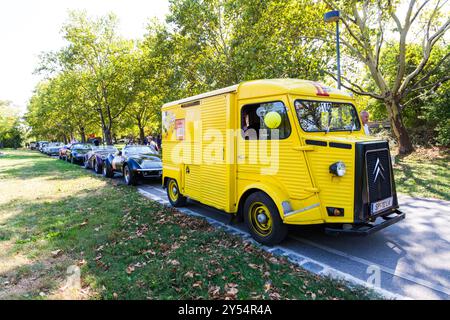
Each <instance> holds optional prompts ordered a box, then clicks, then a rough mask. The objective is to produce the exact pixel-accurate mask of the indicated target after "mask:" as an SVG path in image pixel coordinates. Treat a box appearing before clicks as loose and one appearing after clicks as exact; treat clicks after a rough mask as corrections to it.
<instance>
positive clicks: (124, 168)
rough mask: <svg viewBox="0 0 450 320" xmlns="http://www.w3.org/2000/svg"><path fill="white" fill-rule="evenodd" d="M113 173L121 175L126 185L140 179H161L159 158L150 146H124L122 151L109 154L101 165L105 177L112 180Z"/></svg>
mask: <svg viewBox="0 0 450 320" xmlns="http://www.w3.org/2000/svg"><path fill="white" fill-rule="evenodd" d="M115 172H119V173H122V174H123V177H124V179H125V182H126V184H128V185H135V184H136V183H137V182H138V180H139V179H140V178H161V176H162V162H161V158H160V157H159V155H158V152H157V151H156V150H155V149H154V148H152V147H150V146H139V145H129V146H125V147H124V148H123V150H122V151H117V152H116V153H115V154H110V155H109V156H108V157H107V158H106V159H105V162H104V164H103V175H104V176H105V177H109V178H112V177H113V176H114V173H115Z"/></svg>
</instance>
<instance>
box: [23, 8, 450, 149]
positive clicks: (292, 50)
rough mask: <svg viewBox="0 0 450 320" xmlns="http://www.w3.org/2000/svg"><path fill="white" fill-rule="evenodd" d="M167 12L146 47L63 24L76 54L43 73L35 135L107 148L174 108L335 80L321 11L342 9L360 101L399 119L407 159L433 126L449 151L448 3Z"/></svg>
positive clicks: (103, 27) (110, 27) (91, 24)
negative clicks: (241, 87)
mask: <svg viewBox="0 0 450 320" xmlns="http://www.w3.org/2000/svg"><path fill="white" fill-rule="evenodd" d="M169 3H170V12H169V14H168V16H167V19H166V21H165V22H158V21H151V22H150V23H149V25H148V30H147V34H146V35H145V37H144V39H143V40H128V39H123V38H121V37H120V36H118V34H117V23H118V22H117V19H116V17H115V16H114V15H107V16H105V17H101V18H98V19H93V18H91V17H88V16H87V14H86V13H85V12H73V13H71V14H70V17H69V20H68V21H67V23H66V24H65V25H64V27H63V36H64V38H65V40H66V41H67V43H68V45H67V46H66V47H64V48H62V49H61V50H59V51H58V52H54V53H47V54H46V55H44V56H43V59H42V65H41V67H40V69H39V71H40V72H41V73H45V74H46V75H47V79H46V80H45V81H43V82H42V83H41V84H40V85H39V86H38V87H37V88H36V91H35V95H34V96H33V98H32V99H31V101H30V106H29V112H28V114H27V119H28V122H29V124H30V125H31V126H32V132H33V134H34V135H35V136H43V137H54V138H55V139H68V138H72V137H74V136H77V137H81V139H83V136H84V135H86V133H93V132H95V133H98V132H101V134H102V135H103V137H104V140H105V141H106V142H108V143H111V142H112V140H113V137H114V136H118V135H130V134H132V135H139V137H140V140H143V138H144V136H145V135H146V133H148V132H155V131H159V127H160V121H161V119H160V117H161V115H160V107H161V105H162V104H163V103H165V102H168V101H172V100H176V99H179V98H183V97H186V96H190V95H194V94H198V93H201V92H205V91H209V90H213V89H217V88H222V87H226V86H229V85H233V84H236V83H239V82H242V81H246V80H253V79H260V78H286V77H290V78H304V79H310V80H319V81H320V80H321V81H332V79H331V78H330V77H329V76H327V75H331V76H333V77H334V68H335V44H334V35H335V33H334V32H335V30H334V28H335V26H334V25H333V24H326V23H325V22H324V21H323V14H324V13H325V12H326V11H328V10H329V9H330V8H337V9H340V10H341V13H342V17H341V20H340V24H341V26H342V29H343V30H342V44H343V59H342V64H343V66H344V86H345V87H346V88H348V89H349V90H352V91H353V92H355V93H356V94H358V97H357V98H358V101H362V102H364V103H365V102H366V101H367V99H368V98H369V97H370V98H374V99H372V100H370V101H369V108H370V109H371V111H373V112H372V113H373V115H374V116H375V118H384V117H389V119H390V120H391V123H392V127H393V131H394V134H395V136H396V138H397V140H398V142H399V145H400V151H401V152H402V153H407V152H409V151H411V150H412V144H411V139H410V133H411V128H419V127H424V128H425V129H426V131H427V132H428V133H430V132H431V133H432V135H434V136H437V137H438V138H436V139H434V141H433V142H439V143H445V141H446V139H445V136H446V132H448V122H446V120H447V119H448V114H443V113H442V112H443V111H442V110H448V108H445V107H444V108H443V107H442V106H446V105H448V95H447V94H446V92H448V86H446V84H445V82H446V81H447V80H448V79H449V76H448V69H449V56H450V54H449V47H448V45H446V44H445V42H444V41H443V39H444V38H443V35H444V34H445V32H446V31H447V30H448V28H449V26H450V25H449V21H448V20H447V19H448V17H447V16H446V15H445V12H446V11H445V10H446V8H447V7H446V3H445V1H442V0H425V1H422V2H416V1H414V0H402V1H388V0H386V1H372V0H364V1H356V0H354V1H353V0H352V1H331V0H326V1H312V0H259V1H253V0H169ZM401 8H403V9H402V10H403V11H405V12H403V13H402V15H401V17H400V18H399V17H398V16H397V13H396V12H397V11H398V10H400V9H401ZM411 30H412V31H411ZM413 31H414V34H416V35H417V37H416V38H414V37H412V32H413ZM419 36H420V37H422V38H421V39H420V41H417V38H420V37H419ZM422 40H423V41H422ZM446 99H447V100H446ZM446 103H447V104H446ZM444 119H445V120H444ZM435 133H436V134H435Z"/></svg>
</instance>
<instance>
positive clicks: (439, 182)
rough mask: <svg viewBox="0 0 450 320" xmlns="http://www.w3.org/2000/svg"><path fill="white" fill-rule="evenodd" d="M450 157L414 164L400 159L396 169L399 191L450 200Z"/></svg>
mask: <svg viewBox="0 0 450 320" xmlns="http://www.w3.org/2000/svg"><path fill="white" fill-rule="evenodd" d="M449 160H450V158H449V157H446V158H444V159H436V160H433V161H424V162H414V161H407V160H405V159H402V158H400V159H399V161H398V162H397V163H396V165H395V168H394V175H395V177H396V186H397V191H399V192H402V193H406V194H408V195H411V196H417V197H432V198H440V199H444V200H450V192H449V191H450V170H449Z"/></svg>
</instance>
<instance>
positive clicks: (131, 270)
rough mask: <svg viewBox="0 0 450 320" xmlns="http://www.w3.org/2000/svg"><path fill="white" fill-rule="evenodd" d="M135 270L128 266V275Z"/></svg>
mask: <svg viewBox="0 0 450 320" xmlns="http://www.w3.org/2000/svg"><path fill="white" fill-rule="evenodd" d="M134 270H135V268H134V266H128V267H127V270H126V271H127V273H128V274H131V273H133V271H134Z"/></svg>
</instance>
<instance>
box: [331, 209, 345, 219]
mask: <svg viewBox="0 0 450 320" xmlns="http://www.w3.org/2000/svg"><path fill="white" fill-rule="evenodd" d="M327 212H328V216H330V217H343V216H344V209H343V208H332V207H327Z"/></svg>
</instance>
